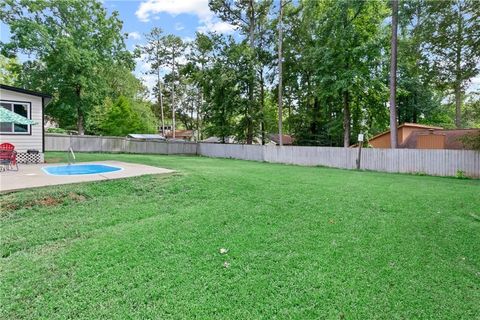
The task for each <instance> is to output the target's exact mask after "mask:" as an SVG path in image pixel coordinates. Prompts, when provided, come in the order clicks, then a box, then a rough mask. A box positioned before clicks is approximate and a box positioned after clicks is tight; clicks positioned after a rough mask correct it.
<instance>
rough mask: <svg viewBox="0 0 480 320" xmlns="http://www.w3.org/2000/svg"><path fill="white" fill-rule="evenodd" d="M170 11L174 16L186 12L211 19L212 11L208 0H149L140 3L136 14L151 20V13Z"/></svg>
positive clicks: (144, 19)
mask: <svg viewBox="0 0 480 320" xmlns="http://www.w3.org/2000/svg"><path fill="white" fill-rule="evenodd" d="M161 12H165V13H169V14H171V15H173V16H176V15H179V14H182V13H186V14H193V15H196V16H197V17H198V18H199V19H200V20H204V19H209V18H210V17H211V16H212V12H211V11H210V9H209V8H208V0H180V1H179V0H147V1H143V2H142V3H140V6H139V7H138V9H137V11H136V12H135V15H136V16H137V17H138V19H140V20H141V21H144V22H147V21H149V20H150V15H152V14H153V15H155V14H157V13H161Z"/></svg>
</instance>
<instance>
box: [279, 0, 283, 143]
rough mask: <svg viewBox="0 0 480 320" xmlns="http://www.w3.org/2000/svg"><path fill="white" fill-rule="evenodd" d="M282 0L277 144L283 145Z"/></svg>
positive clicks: (281, 4)
mask: <svg viewBox="0 0 480 320" xmlns="http://www.w3.org/2000/svg"><path fill="white" fill-rule="evenodd" d="M282 21H283V0H280V13H279V15H278V144H279V145H280V146H283V128H282V125H283V65H282V63H283V61H282V59H283V57H282V55H283V26H282Z"/></svg>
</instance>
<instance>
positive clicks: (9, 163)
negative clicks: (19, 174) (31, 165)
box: [0, 142, 18, 171]
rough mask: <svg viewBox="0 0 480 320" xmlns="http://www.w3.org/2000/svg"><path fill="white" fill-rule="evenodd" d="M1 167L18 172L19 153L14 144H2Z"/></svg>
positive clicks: (0, 145)
mask: <svg viewBox="0 0 480 320" xmlns="http://www.w3.org/2000/svg"><path fill="white" fill-rule="evenodd" d="M0 165H1V166H2V167H3V168H5V167H6V168H7V169H13V168H15V170H17V171H18V164H17V152H16V151H15V146H14V145H13V144H11V143H8V142H5V143H2V144H0Z"/></svg>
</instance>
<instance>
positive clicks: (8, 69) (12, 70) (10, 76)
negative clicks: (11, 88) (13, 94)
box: [0, 54, 22, 85]
mask: <svg viewBox="0 0 480 320" xmlns="http://www.w3.org/2000/svg"><path fill="white" fill-rule="evenodd" d="M21 69H22V66H21V65H20V64H19V62H18V59H16V58H7V57H5V56H4V55H3V54H0V83H1V84H6V85H15V84H16V83H17V81H18V78H19V74H20V71H21Z"/></svg>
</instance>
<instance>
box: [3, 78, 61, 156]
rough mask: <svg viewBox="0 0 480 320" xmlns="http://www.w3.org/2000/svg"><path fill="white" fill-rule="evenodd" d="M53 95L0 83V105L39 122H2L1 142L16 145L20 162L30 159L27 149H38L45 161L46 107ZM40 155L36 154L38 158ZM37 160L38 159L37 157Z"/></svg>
mask: <svg viewBox="0 0 480 320" xmlns="http://www.w3.org/2000/svg"><path fill="white" fill-rule="evenodd" d="M51 99H52V96H50V95H48V94H45V93H40V92H35V91H30V90H26V89H22V88H17V87H12V86H7V85H4V84H0V106H1V107H2V108H6V109H8V110H10V111H13V112H15V113H18V114H20V115H22V116H24V117H26V118H28V119H31V120H33V121H35V122H37V123H38V124H37V125H17V124H13V123H11V122H1V123H0V143H3V142H9V143H11V144H13V145H15V150H16V151H17V152H18V155H17V159H18V161H19V162H25V161H28V160H29V159H27V157H28V154H27V150H36V151H38V152H39V153H40V156H39V158H40V160H39V161H43V153H44V152H45V139H44V126H43V124H44V108H45V106H46V105H47V104H48V103H49V102H50V100H51ZM37 157H38V156H35V158H37ZM35 160H37V159H35Z"/></svg>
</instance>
